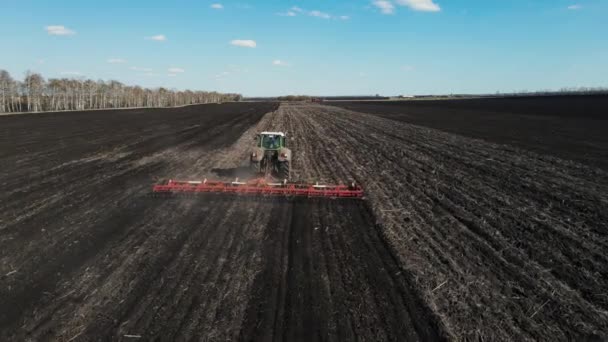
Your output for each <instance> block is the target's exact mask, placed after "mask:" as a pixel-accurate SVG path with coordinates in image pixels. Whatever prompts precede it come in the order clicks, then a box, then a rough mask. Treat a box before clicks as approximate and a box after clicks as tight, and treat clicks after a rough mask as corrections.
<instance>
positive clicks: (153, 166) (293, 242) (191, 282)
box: [0, 104, 441, 341]
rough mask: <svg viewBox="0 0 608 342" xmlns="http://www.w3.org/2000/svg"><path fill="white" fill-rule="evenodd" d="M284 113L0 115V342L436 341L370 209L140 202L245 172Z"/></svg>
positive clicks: (261, 109) (238, 109)
mask: <svg viewBox="0 0 608 342" xmlns="http://www.w3.org/2000/svg"><path fill="white" fill-rule="evenodd" d="M266 113H268V114H266ZM264 114H266V116H264ZM282 117H283V111H282V110H280V111H276V105H273V104H233V105H221V106H219V105H217V106H215V105H209V106H194V107H184V108H181V109H170V110H153V111H150V110H145V111H115V112H89V113H62V114H44V115H36V116H33V115H32V116H30V115H27V116H8V117H4V118H0V120H3V121H2V124H3V125H2V128H3V131H2V133H3V135H2V137H3V140H2V142H1V143H2V149H1V151H2V156H1V158H2V160H3V162H6V163H5V164H4V165H7V166H6V167H5V168H4V169H3V173H2V178H1V182H2V184H3V186H4V187H5V188H6V189H8V191H7V192H4V193H2V195H1V196H2V197H0V199H1V202H0V203H1V208H0V209H1V210H2V213H3V215H2V217H1V221H0V244H1V247H2V248H1V249H0V260H1V263H0V274H1V278H0V281H1V282H2V286H1V287H0V307H2V308H3V309H2V311H1V312H0V337H1V339H2V340H25V339H31V340H64V341H68V340H72V341H73V340H98V339H130V338H138V337H140V338H144V339H157V338H158V339H160V340H201V339H202V340H294V339H296V340H327V339H331V340H343V341H351V340H353V339H356V338H359V339H363V340H376V339H382V340H420V339H427V340H428V339H438V338H440V335H441V333H440V330H439V329H438V328H437V323H436V320H435V318H434V316H433V315H432V313H431V311H430V309H429V308H427V307H426V306H425V304H424V303H422V301H421V298H419V297H418V292H417V290H416V289H415V287H414V286H413V284H412V283H411V279H410V278H409V277H408V275H407V274H406V273H404V272H402V269H401V267H400V266H399V263H398V261H397V260H396V259H395V256H394V254H393V253H392V252H391V251H390V248H389V247H388V245H387V244H386V241H385V239H384V238H383V236H382V235H381V233H380V230H379V227H376V225H375V221H374V218H373V214H372V213H371V211H370V208H369V206H368V205H367V204H366V203H365V202H352V201H331V200H330V201H319V200H316V201H313V202H309V201H306V200H299V201H291V202H283V201H257V200H256V201H243V200H236V199H234V198H215V197H204V198H196V199H190V198H188V199H168V200H166V199H150V198H148V197H147V196H146V194H147V193H148V192H149V190H150V186H151V185H152V184H153V183H154V182H155V181H156V180H157V179H158V178H160V177H194V178H197V179H202V178H204V177H216V178H217V177H226V178H229V177H232V176H235V175H237V174H238V173H239V170H240V166H241V164H242V163H243V161H246V160H247V155H248V153H249V146H250V145H251V141H252V138H253V136H254V134H255V132H258V131H260V130H264V129H269V128H271V126H272V123H273V120H277V119H279V118H282ZM303 161H304V159H303Z"/></svg>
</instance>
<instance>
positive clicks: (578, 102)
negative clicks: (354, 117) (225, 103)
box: [328, 95, 608, 170]
mask: <svg viewBox="0 0 608 342" xmlns="http://www.w3.org/2000/svg"><path fill="white" fill-rule="evenodd" d="M328 104H330V105H332V106H339V107H342V108H345V109H349V110H353V111H357V112H363V113H372V114H377V115H380V116H382V117H385V118H389V119H392V120H398V121H402V122H407V123H410V124H414V125H421V126H427V127H431V128H436V129H440V130H443V131H446V132H451V133H457V134H460V135H464V136H467V137H472V138H478V139H484V140H486V141H489V142H494V143H500V144H508V145H513V146H516V147H520V148H524V149H528V150H531V151H535V152H539V153H543V154H549V155H553V156H557V157H560V158H563V159H570V160H574V161H577V162H582V163H585V164H588V165H591V166H595V167H600V168H603V169H604V170H608V134H606V132H608V96H605V95H602V96H544V97H519V98H488V99H461V100H435V101H433V100H416V101H359V102H329V103H328Z"/></svg>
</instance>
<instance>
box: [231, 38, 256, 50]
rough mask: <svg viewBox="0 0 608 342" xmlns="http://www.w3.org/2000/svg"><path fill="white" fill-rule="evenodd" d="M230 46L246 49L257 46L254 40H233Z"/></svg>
mask: <svg viewBox="0 0 608 342" xmlns="http://www.w3.org/2000/svg"><path fill="white" fill-rule="evenodd" d="M230 44H232V45H234V46H240V47H247V48H254V47H256V46H257V43H256V42H255V40H249V39H235V40H233V41H231V42H230Z"/></svg>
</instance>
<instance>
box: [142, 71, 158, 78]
mask: <svg viewBox="0 0 608 342" xmlns="http://www.w3.org/2000/svg"><path fill="white" fill-rule="evenodd" d="M141 75H142V76H148V77H156V76H159V75H158V74H156V73H153V72H146V73H143V74H141Z"/></svg>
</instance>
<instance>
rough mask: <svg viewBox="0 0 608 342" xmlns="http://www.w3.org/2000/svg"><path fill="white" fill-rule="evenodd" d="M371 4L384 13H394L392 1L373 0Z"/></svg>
mask: <svg viewBox="0 0 608 342" xmlns="http://www.w3.org/2000/svg"><path fill="white" fill-rule="evenodd" d="M372 4H373V5H374V6H376V7H378V8H379V9H380V12H382V13H384V14H393V13H395V6H394V5H393V3H392V2H390V1H386V0H374V1H373V2H372Z"/></svg>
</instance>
